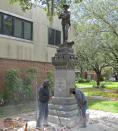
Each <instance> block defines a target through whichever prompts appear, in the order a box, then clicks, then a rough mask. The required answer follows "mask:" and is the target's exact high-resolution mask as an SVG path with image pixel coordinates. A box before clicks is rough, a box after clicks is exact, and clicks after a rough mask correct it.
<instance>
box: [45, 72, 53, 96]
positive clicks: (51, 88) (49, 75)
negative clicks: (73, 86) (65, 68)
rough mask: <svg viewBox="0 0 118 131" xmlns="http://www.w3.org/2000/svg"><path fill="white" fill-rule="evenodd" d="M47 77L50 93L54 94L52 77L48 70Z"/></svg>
mask: <svg viewBox="0 0 118 131" xmlns="http://www.w3.org/2000/svg"><path fill="white" fill-rule="evenodd" d="M47 79H48V80H49V81H50V87H49V89H50V93H51V94H52V95H54V77H53V75H52V72H51V71H50V70H49V71H48V72H47Z"/></svg>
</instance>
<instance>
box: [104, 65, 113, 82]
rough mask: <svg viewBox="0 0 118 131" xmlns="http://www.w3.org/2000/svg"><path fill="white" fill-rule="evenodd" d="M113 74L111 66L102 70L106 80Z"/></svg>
mask: <svg viewBox="0 0 118 131" xmlns="http://www.w3.org/2000/svg"><path fill="white" fill-rule="evenodd" d="M112 75H113V71H112V69H111V68H110V67H106V68H104V69H103V70H102V77H104V79H105V80H108V79H109V78H110V77H112Z"/></svg>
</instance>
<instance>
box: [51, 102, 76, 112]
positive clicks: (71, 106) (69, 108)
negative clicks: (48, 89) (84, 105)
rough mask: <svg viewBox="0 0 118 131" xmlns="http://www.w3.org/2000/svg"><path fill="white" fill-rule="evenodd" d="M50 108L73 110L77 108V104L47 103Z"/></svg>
mask: <svg viewBox="0 0 118 131" xmlns="http://www.w3.org/2000/svg"><path fill="white" fill-rule="evenodd" d="M49 109H50V110H58V111H73V110H76V109H77V104H74V105H57V104H53V103H51V104H49Z"/></svg>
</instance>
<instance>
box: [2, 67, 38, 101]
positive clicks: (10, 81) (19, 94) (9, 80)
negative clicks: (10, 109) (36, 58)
mask: <svg viewBox="0 0 118 131" xmlns="http://www.w3.org/2000/svg"><path fill="white" fill-rule="evenodd" d="M37 71H38V70H37V68H35V67H32V68H29V69H27V71H26V76H25V78H24V79H22V78H21V77H20V72H19V70H18V69H9V70H6V73H5V79H6V82H5V84H6V87H7V88H5V90H4V93H3V99H4V101H5V102H6V103H8V102H10V103H13V102H19V101H22V100H25V99H29V98H32V97H33V96H32V95H33V92H32V82H33V80H35V79H36V77H37V75H36V73H37Z"/></svg>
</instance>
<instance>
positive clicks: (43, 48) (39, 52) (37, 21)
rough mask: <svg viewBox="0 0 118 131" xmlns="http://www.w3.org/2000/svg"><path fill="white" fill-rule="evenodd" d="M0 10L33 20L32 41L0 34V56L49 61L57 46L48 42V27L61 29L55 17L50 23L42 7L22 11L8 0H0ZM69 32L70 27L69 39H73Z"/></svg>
mask: <svg viewBox="0 0 118 131" xmlns="http://www.w3.org/2000/svg"><path fill="white" fill-rule="evenodd" d="M0 12H4V13H6V14H10V15H12V16H17V17H19V18H23V19H26V20H29V21H32V22H33V41H29V40H24V39H20V38H15V37H11V36H5V35H0V58H7V59H17V60H30V61H40V62H51V57H52V56H54V54H55V53H56V49H57V48H58V47H57V46H53V45H49V44H48V27H52V28H54V29H57V30H60V31H61V30H62V28H61V21H60V20H59V19H58V18H57V17H54V19H53V23H50V22H49V20H48V19H47V15H46V13H45V12H44V11H43V9H41V8H39V7H34V8H32V9H31V10H29V11H26V12H23V11H22V10H21V8H20V7H19V5H18V4H14V5H10V4H9V3H8V0H0ZM71 32H72V29H71V28H70V33H69V38H70V39H69V40H73V39H71V38H73V33H71ZM61 34H62V33H61ZM61 38H62V37H61Z"/></svg>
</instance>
